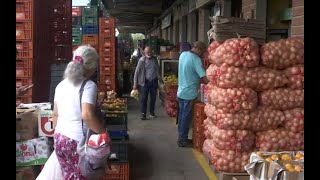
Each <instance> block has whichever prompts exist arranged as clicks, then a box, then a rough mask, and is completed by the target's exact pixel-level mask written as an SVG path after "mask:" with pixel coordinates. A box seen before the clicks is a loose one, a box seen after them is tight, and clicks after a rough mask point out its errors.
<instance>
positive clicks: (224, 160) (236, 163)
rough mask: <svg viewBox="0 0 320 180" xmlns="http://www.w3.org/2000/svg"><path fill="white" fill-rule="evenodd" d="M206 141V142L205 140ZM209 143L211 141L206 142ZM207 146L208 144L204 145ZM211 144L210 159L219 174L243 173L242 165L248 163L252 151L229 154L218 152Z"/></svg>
mask: <svg viewBox="0 0 320 180" xmlns="http://www.w3.org/2000/svg"><path fill="white" fill-rule="evenodd" d="M206 141H207V140H206ZM206 141H205V143H206ZM208 141H211V140H208ZM206 144H209V143H206ZM210 144H211V147H210V149H211V151H210V155H209V156H210V157H209V158H210V159H211V161H212V163H213V165H214V166H215V168H216V169H217V170H219V171H221V172H229V173H240V172H245V169H244V165H246V164H248V163H249V158H250V154H251V153H252V150H250V151H245V152H241V153H240V152H236V151H233V153H232V154H231V153H229V152H230V151H227V150H219V149H217V148H215V147H214V145H212V144H213V142H212V143H210Z"/></svg>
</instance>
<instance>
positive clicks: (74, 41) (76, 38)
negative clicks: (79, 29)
mask: <svg viewBox="0 0 320 180" xmlns="http://www.w3.org/2000/svg"><path fill="white" fill-rule="evenodd" d="M80 44H82V35H80V36H72V45H80Z"/></svg>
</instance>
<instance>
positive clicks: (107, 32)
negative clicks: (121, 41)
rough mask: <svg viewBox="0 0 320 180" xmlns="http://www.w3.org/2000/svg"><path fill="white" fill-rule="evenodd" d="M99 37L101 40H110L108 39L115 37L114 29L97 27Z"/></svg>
mask: <svg viewBox="0 0 320 180" xmlns="http://www.w3.org/2000/svg"><path fill="white" fill-rule="evenodd" d="M99 36H100V37H102V38H106V37H107V38H108V37H109V38H110V37H115V36H116V31H115V28H110V27H106V28H103V27H99Z"/></svg>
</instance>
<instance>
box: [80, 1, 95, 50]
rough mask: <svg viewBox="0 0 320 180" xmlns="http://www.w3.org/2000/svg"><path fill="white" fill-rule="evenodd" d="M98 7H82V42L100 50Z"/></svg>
mask: <svg viewBox="0 0 320 180" xmlns="http://www.w3.org/2000/svg"><path fill="white" fill-rule="evenodd" d="M98 25H99V24H98V7H97V6H84V7H82V27H83V36H82V43H83V44H90V45H91V46H92V47H94V48H95V49H96V50H97V51H98V50H99V37H98V35H99V26H98Z"/></svg>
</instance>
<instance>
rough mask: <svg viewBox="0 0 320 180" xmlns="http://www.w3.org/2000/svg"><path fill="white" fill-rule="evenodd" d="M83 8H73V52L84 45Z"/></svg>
mask: <svg viewBox="0 0 320 180" xmlns="http://www.w3.org/2000/svg"><path fill="white" fill-rule="evenodd" d="M81 25H82V7H81V6H72V50H73V51H74V50H75V49H76V48H77V47H78V46H79V45H81V44H82V28H81Z"/></svg>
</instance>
